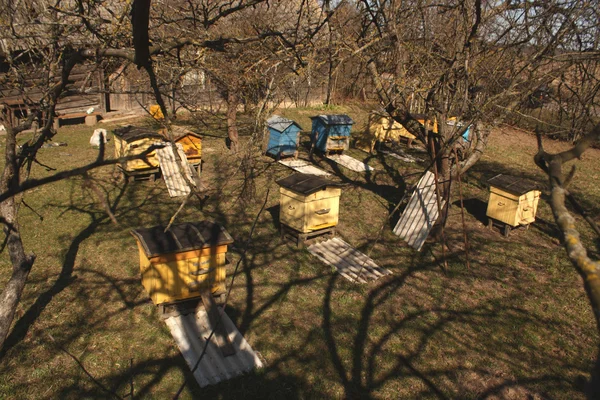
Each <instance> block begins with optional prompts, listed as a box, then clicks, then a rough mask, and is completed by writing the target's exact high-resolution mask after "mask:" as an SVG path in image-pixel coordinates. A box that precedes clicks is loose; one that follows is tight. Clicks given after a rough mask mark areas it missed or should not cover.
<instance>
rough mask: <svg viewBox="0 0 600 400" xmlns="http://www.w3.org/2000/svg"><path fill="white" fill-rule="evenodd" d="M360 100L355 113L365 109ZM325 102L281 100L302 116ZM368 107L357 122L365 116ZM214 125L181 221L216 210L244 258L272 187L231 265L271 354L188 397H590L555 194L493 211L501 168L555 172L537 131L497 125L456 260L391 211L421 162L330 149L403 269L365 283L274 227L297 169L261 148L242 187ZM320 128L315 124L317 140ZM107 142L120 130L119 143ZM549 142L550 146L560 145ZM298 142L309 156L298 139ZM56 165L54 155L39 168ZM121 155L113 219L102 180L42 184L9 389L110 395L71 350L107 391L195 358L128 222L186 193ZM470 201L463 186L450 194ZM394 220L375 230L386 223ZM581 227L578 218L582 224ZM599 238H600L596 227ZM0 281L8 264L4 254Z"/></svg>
mask: <svg viewBox="0 0 600 400" xmlns="http://www.w3.org/2000/svg"><path fill="white" fill-rule="evenodd" d="M327 112H347V113H348V114H350V115H351V116H352V117H353V118H355V119H356V120H357V121H359V124H360V121H363V120H364V119H365V117H366V114H365V113H364V112H363V111H361V110H360V109H359V108H358V107H356V108H351V109H345V108H336V109H335V110H327ZM317 113H322V111H320V110H316V109H307V110H282V111H281V114H283V115H285V116H288V117H293V118H297V119H298V120H299V122H300V124H301V125H302V126H303V127H304V129H305V130H308V129H309V128H310V123H309V122H307V121H308V116H310V115H314V114H317ZM359 124H357V129H358V126H359ZM199 129H200V130H204V131H205V133H206V135H205V140H204V148H205V151H204V159H205V161H206V163H205V170H204V178H205V179H206V181H207V183H208V184H209V186H210V188H211V189H210V190H211V192H210V195H211V197H210V198H209V200H208V201H207V202H206V204H205V205H204V207H203V208H202V209H200V207H199V204H198V203H192V204H190V205H189V206H188V207H187V208H186V209H185V210H184V212H183V214H182V215H181V217H180V221H190V220H199V219H205V218H208V219H212V220H215V221H218V222H220V223H222V224H223V225H224V226H226V228H227V229H228V230H229V232H230V233H231V234H232V236H233V237H234V238H235V239H236V248H235V249H234V250H233V251H232V258H233V260H234V261H236V260H237V258H238V257H239V252H240V249H241V247H242V246H243V243H244V242H245V241H246V240H247V236H248V232H249V230H250V225H251V224H252V221H253V219H254V216H255V215H256V213H257V212H258V210H259V208H260V205H261V203H262V202H263V200H264V197H265V195H266V191H267V189H270V193H269V198H268V203H267V210H266V211H265V212H264V213H263V214H262V215H261V217H260V218H259V224H258V227H257V230H256V232H255V235H254V238H253V241H252V243H251V244H250V248H249V251H248V254H247V258H246V260H245V261H244V262H243V264H242V265H243V270H242V271H241V273H240V275H239V276H238V277H236V282H235V287H234V289H233V292H232V299H231V302H230V307H229V308H228V311H227V312H228V314H229V315H230V316H231V318H232V320H233V321H234V322H235V324H236V325H237V326H238V328H239V329H240V331H241V332H242V333H243V334H244V335H245V337H246V338H247V339H248V341H249V342H250V344H251V345H252V346H253V348H254V349H255V350H256V351H258V352H259V353H260V356H261V357H262V358H263V359H264V361H265V364H266V367H265V368H264V369H263V370H261V371H258V372H256V373H253V374H251V375H249V376H246V377H241V378H238V379H236V380H234V381H229V382H226V383H223V384H221V385H218V386H213V387H208V388H205V389H200V388H199V387H198V386H197V385H196V384H195V383H194V382H193V381H192V382H190V383H189V384H188V385H187V387H186V390H185V391H184V397H186V398H192V397H194V398H199V397H202V398H223V399H226V398H232V399H238V398H274V399H278V398H286V399H300V398H350V397H352V398H369V397H373V398H389V399H397V398H418V399H421V398H461V399H468V398H473V399H475V398H490V399H527V398H553V399H577V398H583V397H584V396H583V394H582V389H583V385H584V383H585V377H586V376H587V374H588V371H589V370H590V368H591V366H592V363H593V361H594V359H595V356H596V351H597V345H598V339H597V332H596V330H595V322H594V319H593V316H592V313H591V311H590V309H589V304H588V302H587V299H586V297H585V293H584V291H583V289H582V283H581V279H580V278H579V276H578V275H577V273H576V272H575V271H574V269H573V267H571V265H570V264H569V263H568V261H566V257H565V254H564V249H563V248H562V247H561V245H560V242H559V239H558V238H557V236H556V232H555V229H554V224H553V221H552V216H551V213H550V210H549V207H548V206H547V205H546V204H545V203H543V202H542V204H541V206H540V210H539V214H538V217H539V218H538V222H537V223H536V224H534V226H533V227H532V228H531V229H529V230H527V231H525V230H517V231H516V232H514V234H513V235H511V236H510V237H509V238H504V237H503V236H501V235H500V233H499V232H497V231H493V232H492V231H488V230H486V229H485V227H484V222H485V220H484V219H485V204H486V202H487V192H486V189H485V187H484V185H483V182H484V181H485V179H487V178H489V177H491V176H493V175H495V174H496V173H499V172H501V171H506V172H510V173H513V174H522V175H525V176H530V177H532V178H534V179H540V180H541V179H543V177H542V175H541V174H539V173H538V171H537V170H536V167H535V166H534V165H533V161H532V155H533V153H534V152H535V140H534V138H533V137H531V136H529V135H527V134H524V133H521V132H517V131H509V130H497V131H496V132H495V133H494V136H493V137H492V139H491V143H490V148H489V152H488V153H487V154H486V155H485V157H484V159H483V160H482V162H481V163H480V164H478V165H477V166H476V168H475V169H474V170H473V171H472V172H471V173H470V174H469V177H468V182H467V183H466V184H465V188H464V194H465V198H466V199H467V214H466V218H467V225H468V233H469V238H470V244H471V268H470V269H469V270H467V268H466V267H465V264H464V254H463V252H462V239H461V235H462V231H461V230H460V223H459V221H460V214H459V210H460V209H459V208H456V207H454V208H453V209H452V215H451V220H450V224H449V225H450V228H449V231H448V236H449V242H450V246H451V251H450V252H449V254H448V258H449V271H448V273H447V274H445V273H443V272H442V270H441V268H440V261H441V259H440V246H439V244H437V243H428V244H427V245H426V246H425V247H424V249H423V250H422V251H421V252H420V253H416V252H414V251H412V250H411V249H409V248H407V246H406V245H405V244H404V243H403V242H401V241H400V240H399V239H398V238H397V237H395V236H394V235H393V234H392V233H391V226H392V224H393V223H395V220H396V219H397V216H395V218H394V219H393V220H392V222H386V217H387V213H388V212H389V211H390V210H391V209H393V207H394V206H395V205H396V203H397V202H398V201H399V199H400V198H401V197H402V194H403V192H404V190H405V188H406V187H410V186H411V185H412V184H414V183H415V180H416V179H417V175H414V174H415V173H417V172H419V170H420V168H421V167H420V166H418V165H414V164H413V165H410V164H404V163H402V162H400V161H398V160H396V159H393V158H387V157H386V158H384V157H380V156H369V155H367V154H366V153H363V152H361V151H359V150H351V151H350V152H349V154H350V155H352V156H354V157H356V158H360V159H363V160H366V161H368V162H369V163H370V165H372V166H375V167H376V168H377V170H376V171H375V172H374V173H372V174H369V175H364V174H359V173H354V172H350V171H347V170H344V169H339V168H337V166H336V165H332V164H329V163H328V162H327V161H326V160H323V159H321V158H320V157H318V156H317V157H316V158H315V162H316V163H317V164H318V165H320V166H321V167H322V168H325V169H328V170H330V171H332V172H334V173H335V174H336V175H337V176H338V178H339V179H341V180H342V181H344V182H347V183H348V184H349V186H348V187H347V188H345V189H344V191H343V194H342V198H341V204H340V207H341V215H340V219H341V220H340V226H339V232H340V234H341V236H342V237H343V238H344V239H345V240H347V241H348V242H349V243H351V244H352V245H354V246H355V247H357V248H359V249H361V250H362V251H364V252H372V257H373V258H374V259H375V260H376V261H377V262H378V263H379V264H380V265H381V266H384V267H386V268H388V269H390V270H392V271H393V275H392V276H391V277H388V278H386V279H383V280H380V281H377V282H375V283H371V284H368V285H360V286H359V285H356V284H351V283H349V282H347V281H345V280H344V279H343V278H341V277H340V276H339V275H337V274H335V273H333V272H332V271H331V269H330V268H329V267H326V266H325V265H323V264H321V263H320V262H319V261H318V260H316V259H315V258H313V257H311V256H310V255H309V254H308V252H306V251H305V250H297V249H295V248H292V247H290V246H288V245H287V244H285V243H282V242H281V241H280V239H279V236H278V228H277V224H278V217H277V215H278V209H277V205H278V197H279V196H278V190H277V189H278V188H277V186H276V185H275V184H274V180H275V179H278V178H280V177H284V176H287V175H288V174H290V172H291V170H288V169H286V168H285V167H283V166H281V165H278V164H276V163H274V162H273V160H271V159H269V158H266V157H259V158H257V159H256V164H255V167H256V171H255V172H256V176H257V177H256V179H257V185H256V194H255V196H254V197H253V198H250V199H249V200H246V201H240V199H239V195H240V187H241V183H242V180H243V175H242V174H241V173H240V172H239V170H238V165H239V161H238V159H237V158H236V157H234V156H232V155H230V154H229V153H228V152H227V150H226V148H225V145H224V140H223V135H224V131H222V129H220V128H219V129H217V128H210V127H200V128H199ZM90 135H91V129H89V128H86V127H82V126H77V127H67V128H65V129H64V130H61V133H60V135H59V137H58V138H57V140H59V141H65V142H67V143H68V144H69V146H68V147H58V148H51V149H44V150H43V151H42V153H41V154H40V162H42V163H43V164H47V165H50V166H52V167H54V168H58V169H66V168H70V167H73V166H76V165H81V164H84V163H86V162H88V161H90V160H91V159H93V158H94V156H95V154H96V150H94V149H91V148H89V145H88V139H89V136H90ZM306 141H307V137H306V136H303V145H304V146H306V145H307V143H306ZM109 144H110V145H112V143H109ZM562 147H563V144H560V143H551V144H549V145H548V149H559V148H562ZM303 156H306V153H305V151H304V150H303ZM598 156H600V153H599V152H598V151H597V150H593V151H591V152H590V153H589V154H587V155H586V156H585V158H584V159H583V160H582V161H581V162H580V163H579V164H580V165H581V168H580V172H579V174H578V176H577V177H576V181H575V183H574V185H575V188H574V189H575V190H574V191H575V193H576V195H577V196H578V197H579V199H580V200H581V201H582V203H584V204H585V205H586V206H587V207H588V208H589V209H590V210H591V211H593V215H597V214H598V211H600V210H599V209H598V204H600V189H599V186H600V165H599V163H598V162H597V161H595V160H597V159H598ZM48 173H50V172H47V171H45V170H44V169H43V168H41V167H36V168H35V170H34V175H35V176H43V175H46V174H48ZM111 174H112V169H111V168H106V169H103V170H99V171H96V172H95V173H94V176H95V177H96V178H97V179H98V184H99V185H101V186H102V187H103V188H104V190H105V191H106V193H107V195H108V196H109V201H110V203H111V204H112V205H113V207H114V213H115V215H116V217H117V219H118V221H119V225H114V224H112V222H111V221H110V219H109V218H108V217H107V215H106V213H105V212H104V211H103V209H102V207H101V206H100V205H99V203H98V201H97V199H96V198H95V197H94V195H93V192H90V191H89V190H87V189H84V188H83V187H82V184H81V180H79V179H72V180H69V181H65V182H60V183H57V184H53V185H49V186H46V187H43V188H39V189H37V190H34V191H31V192H29V193H28V194H27V195H26V196H25V200H26V202H27V204H28V205H29V206H30V207H31V208H32V209H33V210H35V212H36V213H38V214H40V215H41V216H43V221H42V220H40V218H39V217H38V216H37V215H36V213H34V212H32V211H31V210H29V209H27V208H23V209H22V216H21V223H22V226H23V228H24V234H23V236H24V240H25V243H26V246H27V248H28V249H29V250H30V251H33V252H34V253H36V254H37V260H36V264H35V266H34V268H33V271H32V273H31V277H30V281H29V284H28V285H27V287H26V290H25V293H24V297H23V301H22V303H21V305H20V306H19V310H18V315H17V319H16V323H15V326H14V328H13V331H12V333H11V335H10V337H9V339H8V341H7V344H6V347H5V349H4V350H3V351H2V353H1V354H0V356H1V357H2V358H1V359H2V364H1V366H0V398H32V399H33V398H35V399H38V398H106V397H108V394H107V393H106V392H104V391H103V390H102V389H101V388H100V387H99V386H98V385H96V384H94V383H93V382H92V381H91V380H90V379H89V377H88V376H87V375H86V374H85V373H84V371H83V370H82V368H81V367H80V366H79V365H78V364H77V363H76V362H75V361H74V360H73V358H71V357H70V356H69V355H68V354H67V353H66V352H65V350H66V351H68V352H69V353H71V354H72V355H73V356H75V357H76V358H77V359H78V360H79V361H80V362H81V363H82V365H83V366H84V367H85V368H86V370H87V371H88V372H89V373H90V374H92V375H93V376H94V377H95V378H96V379H97V380H98V381H99V382H101V383H102V385H104V386H105V387H106V388H108V389H109V390H110V391H113V392H115V393H117V394H118V395H120V396H124V395H126V394H127V393H129V388H130V386H129V385H130V382H131V381H133V385H134V390H135V395H136V397H142V398H169V397H171V396H172V395H173V394H174V393H175V391H176V390H177V388H178V387H179V385H181V384H182V382H183V381H184V380H185V379H189V378H190V374H189V370H188V368H187V366H186V364H185V362H184V361H183V358H182V357H181V356H180V354H179V351H178V349H177V347H176V346H175V343H174V341H173V339H172V338H171V337H170V334H169V332H168V330H167V328H166V326H165V325H164V324H163V323H162V322H161V321H160V320H159V319H158V317H157V315H156V312H155V309H154V306H153V305H152V304H151V303H150V302H149V300H148V298H147V296H146V294H145V292H144V291H143V289H142V286H141V285H140V283H139V270H138V265H139V264H138V255H137V248H136V245H135V241H134V240H133V238H132V237H131V236H130V235H129V230H130V229H132V228H135V227H140V226H151V225H155V224H164V223H166V222H167V221H168V219H169V217H170V216H171V215H172V213H173V212H174V211H175V210H176V209H177V207H178V205H179V204H178V201H177V200H175V199H170V198H169V197H168V195H167V192H166V188H165V186H164V183H163V182H161V181H157V182H155V183H149V182H146V183H133V184H129V185H127V186H123V185H122V184H121V185H114V184H113V183H112V182H111V179H110V178H111ZM453 200H454V201H456V200H458V198H457V197H455V198H454V199H453ZM382 225H384V226H385V227H384V229H383V234H382V236H381V238H380V239H379V241H378V242H377V243H374V240H375V238H376V237H377V234H378V232H379V230H380V228H381V226H382ZM582 226H583V225H582ZM583 229H584V232H585V240H586V241H587V243H588V244H589V245H590V247H591V248H592V249H594V250H595V251H596V253H595V254H596V255H597V249H598V247H597V243H598V242H597V241H596V238H594V236H593V235H592V234H591V232H590V231H589V230H588V229H586V228H583ZM0 263H1V264H2V265H1V268H0V283H4V282H5V281H6V280H7V279H8V276H9V272H10V269H9V263H8V260H7V257H6V254H2V258H1V259H0Z"/></svg>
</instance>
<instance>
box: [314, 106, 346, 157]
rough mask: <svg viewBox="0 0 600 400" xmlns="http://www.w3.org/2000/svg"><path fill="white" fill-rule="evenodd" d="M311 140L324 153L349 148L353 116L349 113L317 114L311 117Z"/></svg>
mask: <svg viewBox="0 0 600 400" xmlns="http://www.w3.org/2000/svg"><path fill="white" fill-rule="evenodd" d="M311 119H312V130H311V142H312V144H313V146H314V147H316V148H317V149H319V150H320V151H322V152H323V153H329V152H331V151H340V152H342V151H344V150H348V147H349V145H350V131H351V130H352V124H354V121H352V118H350V117H349V116H347V115H344V114H340V115H317V116H316V117H311Z"/></svg>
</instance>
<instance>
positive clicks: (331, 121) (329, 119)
mask: <svg viewBox="0 0 600 400" xmlns="http://www.w3.org/2000/svg"><path fill="white" fill-rule="evenodd" d="M310 118H311V119H315V118H318V119H320V120H321V121H323V123H324V124H325V125H352V124H353V123H354V121H353V120H352V118H350V117H349V116H347V115H346V114H337V115H317V116H316V117H310Z"/></svg>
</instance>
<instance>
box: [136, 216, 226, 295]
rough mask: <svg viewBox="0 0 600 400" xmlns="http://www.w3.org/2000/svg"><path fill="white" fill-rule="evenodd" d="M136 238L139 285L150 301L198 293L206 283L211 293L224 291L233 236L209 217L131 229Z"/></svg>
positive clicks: (221, 293) (222, 292) (216, 293)
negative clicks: (169, 224) (208, 219)
mask: <svg viewBox="0 0 600 400" xmlns="http://www.w3.org/2000/svg"><path fill="white" fill-rule="evenodd" d="M131 233H132V235H133V236H134V237H135V238H136V240H137V244H138V249H139V256H140V273H141V279H142V285H143V286H144V288H145V289H146V292H148V295H149V296H150V298H151V299H152V301H153V302H154V304H157V305H158V304H163V303H172V302H175V301H179V300H185V299H190V298H194V297H199V296H200V289H201V288H203V287H209V288H210V291H211V292H212V294H213V296H221V295H224V294H225V293H226V284H225V278H226V265H227V258H226V254H227V245H229V244H231V243H233V238H232V237H231V236H230V235H229V233H228V232H227V231H226V230H225V229H224V228H223V227H222V226H221V225H219V224H216V223H213V222H210V221H200V222H194V223H191V222H187V223H182V224H178V225H173V226H171V227H170V228H169V229H168V230H167V231H166V232H165V227H164V226H155V227H152V228H141V229H136V230H133V231H131Z"/></svg>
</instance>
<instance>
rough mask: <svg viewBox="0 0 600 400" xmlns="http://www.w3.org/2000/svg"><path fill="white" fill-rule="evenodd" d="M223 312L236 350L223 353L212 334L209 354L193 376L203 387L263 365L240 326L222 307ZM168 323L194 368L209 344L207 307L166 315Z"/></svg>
mask: <svg viewBox="0 0 600 400" xmlns="http://www.w3.org/2000/svg"><path fill="white" fill-rule="evenodd" d="M221 316H222V323H223V324H224V326H225V328H226V330H227V332H228V337H229V340H230V341H231V343H232V344H233V347H234V348H235V350H236V352H235V354H233V355H231V356H228V357H223V355H222V353H221V351H220V350H219V347H218V345H217V343H216V340H215V337H214V335H213V337H212V338H211V340H210V342H209V343H208V346H207V349H206V354H205V355H204V357H203V358H202V361H200V364H199V365H198V368H196V370H195V371H194V378H196V381H197V382H198V385H200V387H205V386H208V385H214V384H216V383H219V382H222V381H225V380H228V379H231V378H234V377H236V376H239V375H242V374H244V373H247V372H250V371H252V370H253V369H255V368H262V366H263V364H262V362H261V361H260V359H259V358H258V355H257V354H256V353H255V352H254V350H252V347H251V346H250V344H248V342H247V341H246V339H244V337H243V336H242V334H241V333H240V332H239V331H238V330H237V328H236V327H235V325H234V324H233V322H231V320H230V319H229V317H228V316H227V314H226V313H225V312H222V311H221ZM165 323H166V324H167V326H168V327H169V330H170V331H171V335H173V339H175V342H176V343H177V346H178V347H179V351H181V354H182V355H183V358H184V359H185V361H186V363H187V365H188V366H189V367H190V370H191V369H193V368H194V366H195V365H196V363H197V362H198V359H199V358H200V355H201V354H202V351H203V349H204V346H205V345H206V339H207V338H208V337H209V336H210V333H211V328H210V323H209V319H208V315H207V313H206V310H205V309H204V308H200V309H199V310H198V311H197V312H196V314H194V313H190V314H187V315H178V316H174V317H169V318H167V319H165Z"/></svg>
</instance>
